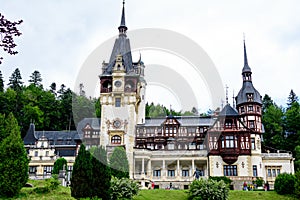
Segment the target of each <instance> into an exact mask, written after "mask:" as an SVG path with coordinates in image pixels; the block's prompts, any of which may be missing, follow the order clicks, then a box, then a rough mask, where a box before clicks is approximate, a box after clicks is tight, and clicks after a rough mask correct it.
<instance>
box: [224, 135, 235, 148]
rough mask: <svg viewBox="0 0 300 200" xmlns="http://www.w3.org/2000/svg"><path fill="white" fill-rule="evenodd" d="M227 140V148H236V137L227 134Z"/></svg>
mask: <svg viewBox="0 0 300 200" xmlns="http://www.w3.org/2000/svg"><path fill="white" fill-rule="evenodd" d="M225 140H226V148H234V137H233V135H231V136H225Z"/></svg>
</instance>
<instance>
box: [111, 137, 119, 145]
mask: <svg viewBox="0 0 300 200" xmlns="http://www.w3.org/2000/svg"><path fill="white" fill-rule="evenodd" d="M111 143H112V144H121V137H120V136H118V135H114V136H112V138H111Z"/></svg>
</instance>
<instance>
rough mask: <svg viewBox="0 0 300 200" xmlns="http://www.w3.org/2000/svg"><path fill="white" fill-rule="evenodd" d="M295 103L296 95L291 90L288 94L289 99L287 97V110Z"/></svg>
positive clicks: (296, 100)
mask: <svg viewBox="0 0 300 200" xmlns="http://www.w3.org/2000/svg"><path fill="white" fill-rule="evenodd" d="M295 102H298V97H297V95H296V93H295V92H294V91H293V90H291V92H290V94H289V97H288V103H287V105H288V109H289V108H290V107H291V106H292V104H293V103H295Z"/></svg>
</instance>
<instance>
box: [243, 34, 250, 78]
mask: <svg viewBox="0 0 300 200" xmlns="http://www.w3.org/2000/svg"><path fill="white" fill-rule="evenodd" d="M244 72H251V68H250V67H249V65H248V58H247V50H246V42H245V34H244V67H243V73H244Z"/></svg>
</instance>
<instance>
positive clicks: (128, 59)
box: [99, 2, 146, 176]
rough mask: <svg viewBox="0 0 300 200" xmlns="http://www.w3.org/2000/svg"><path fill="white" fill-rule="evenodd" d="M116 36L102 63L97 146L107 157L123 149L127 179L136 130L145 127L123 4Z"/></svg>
mask: <svg viewBox="0 0 300 200" xmlns="http://www.w3.org/2000/svg"><path fill="white" fill-rule="evenodd" d="M118 29H119V36H118V38H117V39H116V40H115V44H114V47H113V50H112V53H111V57H110V60H109V62H108V63H106V62H103V63H102V74H101V75H100V76H99V78H100V85H101V86H100V103H101V136H100V144H101V145H102V146H104V147H106V150H107V152H108V154H109V155H110V154H111V153H112V151H113V149H114V147H116V146H123V147H124V148H125V149H126V153H127V158H128V162H129V170H130V176H132V171H133V162H132V161H133V147H134V145H135V144H134V143H135V126H136V125H137V124H143V123H145V90H146V81H145V79H144V68H145V66H144V63H143V62H142V61H141V59H139V61H138V62H132V55H131V48H130V41H129V39H128V38H127V35H126V31H127V26H126V25H125V9H124V2H123V9H122V17H121V24H120V26H119V27H118Z"/></svg>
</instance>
